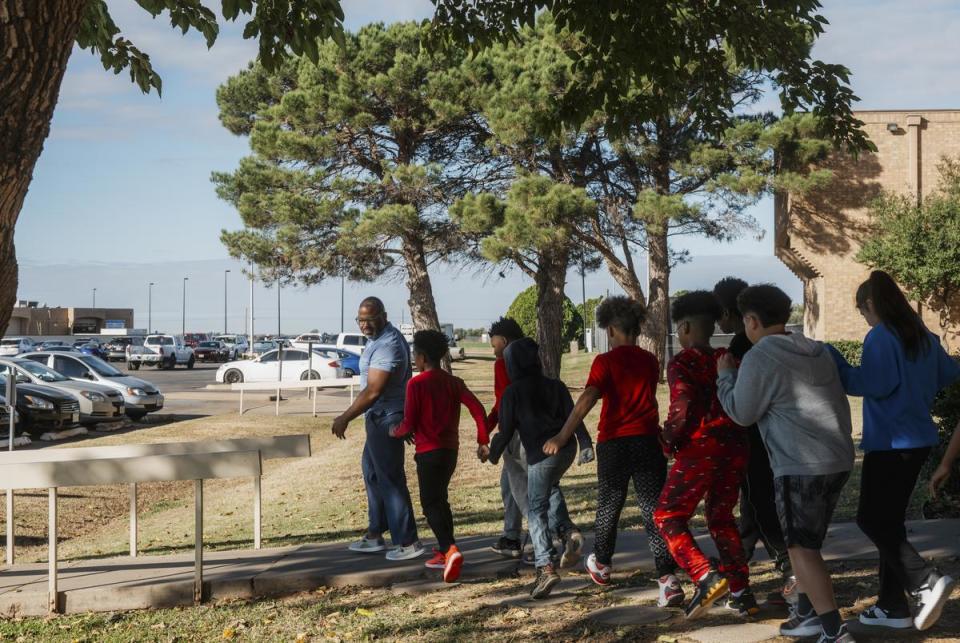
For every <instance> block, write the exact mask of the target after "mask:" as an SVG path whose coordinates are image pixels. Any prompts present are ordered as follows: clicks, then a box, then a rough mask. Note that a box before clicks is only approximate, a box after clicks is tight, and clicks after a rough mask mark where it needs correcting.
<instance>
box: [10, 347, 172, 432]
mask: <svg viewBox="0 0 960 643" xmlns="http://www.w3.org/2000/svg"><path fill="white" fill-rule="evenodd" d="M23 357H25V358H26V359H30V360H33V361H35V362H39V363H40V364H43V365H44V366H49V367H50V368H52V369H53V370H55V371H57V372H58V373H60V374H62V375H66V376H67V377H69V378H70V379H72V380H76V381H79V382H84V381H86V382H96V383H97V384H103V385H105V386H109V387H110V388H112V389H114V390H116V391H119V392H120V394H121V395H123V404H124V409H125V411H126V414H127V417H130V418H133V419H134V420H139V419H140V418H142V417H143V416H145V415H146V414H147V413H151V412H153V411H158V410H160V409H162V408H163V394H161V393H160V391H159V390H157V387H155V386H154V385H153V384H151V383H150V382H147V381H145V380H141V379H140V378H137V377H130V376H129V375H124V374H123V373H122V372H120V371H118V370H117V369H115V368H114V367H113V366H111V365H110V364H107V363H106V362H105V361H103V360H102V359H100V358H99V357H93V356H92V355H77V354H75V353H42V352H41V353H27V354H26V355H24V356H23Z"/></svg>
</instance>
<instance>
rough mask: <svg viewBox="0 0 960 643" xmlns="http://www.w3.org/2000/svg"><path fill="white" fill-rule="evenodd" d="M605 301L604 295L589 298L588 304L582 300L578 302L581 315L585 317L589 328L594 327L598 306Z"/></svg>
mask: <svg viewBox="0 0 960 643" xmlns="http://www.w3.org/2000/svg"><path fill="white" fill-rule="evenodd" d="M602 301H603V297H593V298H591V299H587V301H586V305H584V304H583V303H582V302H581V303H579V304H577V310H578V311H579V312H580V315H581V316H582V317H583V318H584V321H585V322H586V324H587V328H588V329H589V328H593V325H594V324H595V323H596V314H595V313H596V312H597V306H599V305H600V302H602Z"/></svg>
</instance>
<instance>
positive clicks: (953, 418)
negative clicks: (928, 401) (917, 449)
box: [923, 382, 960, 496]
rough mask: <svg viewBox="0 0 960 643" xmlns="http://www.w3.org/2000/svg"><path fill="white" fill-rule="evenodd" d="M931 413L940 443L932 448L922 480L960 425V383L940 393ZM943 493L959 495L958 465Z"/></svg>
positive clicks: (937, 462) (936, 462) (938, 462)
mask: <svg viewBox="0 0 960 643" xmlns="http://www.w3.org/2000/svg"><path fill="white" fill-rule="evenodd" d="M932 413H933V416H934V419H935V420H936V422H937V426H938V428H939V433H940V442H939V444H937V446H935V447H934V448H933V451H932V452H931V454H930V457H929V458H928V459H927V463H926V465H925V467H924V476H923V479H924V480H925V479H928V478H929V476H930V474H931V473H933V470H934V469H935V468H936V467H937V465H938V464H940V460H941V458H942V457H943V454H944V453H945V452H946V450H947V445H948V444H950V439H951V438H952V437H953V432H954V430H955V429H956V428H957V424H958V423H960V382H955V383H954V384H952V385H951V386H948V387H947V388H945V389H944V390H942V391H940V393H939V394H938V395H937V398H936V400H934V403H933V409H932ZM944 491H946V492H947V493H948V494H952V495H955V496H956V495H960V463H956V464H954V467H953V475H952V476H950V479H949V480H948V481H947V483H946V485H945V486H944Z"/></svg>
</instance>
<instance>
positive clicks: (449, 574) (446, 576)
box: [443, 545, 463, 583]
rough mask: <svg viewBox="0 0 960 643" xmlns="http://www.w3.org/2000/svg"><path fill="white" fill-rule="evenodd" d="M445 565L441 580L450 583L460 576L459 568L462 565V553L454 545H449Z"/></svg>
mask: <svg viewBox="0 0 960 643" xmlns="http://www.w3.org/2000/svg"><path fill="white" fill-rule="evenodd" d="M446 559H447V562H446V565H444V568H443V582H444V583H452V582H454V581H455V580H457V579H458V578H460V568H461V567H462V566H463V554H461V553H460V550H459V549H457V546H456V545H450V549H448V550H447V554H446Z"/></svg>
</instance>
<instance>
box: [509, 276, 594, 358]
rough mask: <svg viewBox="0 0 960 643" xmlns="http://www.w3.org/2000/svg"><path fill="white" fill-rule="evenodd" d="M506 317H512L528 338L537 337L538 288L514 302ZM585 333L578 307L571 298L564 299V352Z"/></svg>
mask: <svg viewBox="0 0 960 643" xmlns="http://www.w3.org/2000/svg"><path fill="white" fill-rule="evenodd" d="M504 316H505V317H512V318H513V319H515V320H516V322H517V323H518V324H520V328H521V329H522V330H523V334H524V335H526V336H527V337H533V338H536V337H537V318H538V311H537V287H536V286H530V287H529V288H527V289H526V290H524V291H523V292H521V293H520V294H519V295H517V297H516V299H514V300H513V303H512V304H510V308H509V309H508V310H507V313H506V315H504ZM582 332H583V318H582V317H580V312H579V311H578V309H577V306H576V305H575V304H574V303H573V302H572V301H570V298H569V297H564V298H563V324H562V334H563V336H562V338H561V341H562V344H561V347H562V349H563V351H564V352H566V351H567V350H569V347H570V342H572V341H573V340H575V339H579V338H580V334H581V333H582Z"/></svg>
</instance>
